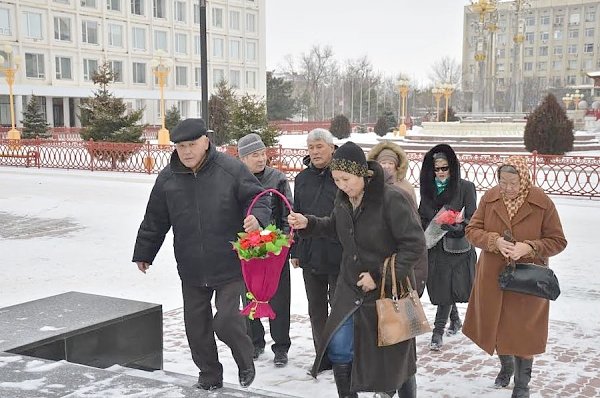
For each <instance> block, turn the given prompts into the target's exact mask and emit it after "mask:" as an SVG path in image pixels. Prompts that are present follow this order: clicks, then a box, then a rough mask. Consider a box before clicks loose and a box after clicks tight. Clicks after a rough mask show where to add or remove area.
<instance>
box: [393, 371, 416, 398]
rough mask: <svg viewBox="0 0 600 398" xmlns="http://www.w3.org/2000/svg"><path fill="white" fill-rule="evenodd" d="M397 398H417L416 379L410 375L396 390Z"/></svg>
mask: <svg viewBox="0 0 600 398" xmlns="http://www.w3.org/2000/svg"><path fill="white" fill-rule="evenodd" d="M398 398H417V377H416V376H415V375H412V376H411V378H410V379H408V380H406V381H405V382H404V384H402V387H400V389H399V390H398Z"/></svg>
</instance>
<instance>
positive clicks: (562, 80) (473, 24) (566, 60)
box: [462, 0, 600, 95]
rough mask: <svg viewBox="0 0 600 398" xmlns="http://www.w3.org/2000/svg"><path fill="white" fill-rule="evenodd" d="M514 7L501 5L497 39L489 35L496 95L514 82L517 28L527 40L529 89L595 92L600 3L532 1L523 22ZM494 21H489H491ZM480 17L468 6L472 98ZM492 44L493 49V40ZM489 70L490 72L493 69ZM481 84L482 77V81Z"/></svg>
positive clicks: (466, 47)
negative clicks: (592, 75)
mask: <svg viewBox="0 0 600 398" xmlns="http://www.w3.org/2000/svg"><path fill="white" fill-rule="evenodd" d="M514 3H515V2H514V1H499V2H498V3H497V15H496V16H495V18H496V20H495V21H494V20H493V19H492V21H493V22H495V24H496V26H497V30H496V31H495V33H494V35H491V34H490V33H489V30H486V34H487V35H488V36H487V37H486V40H487V43H486V46H488V48H489V46H490V45H493V46H494V47H493V48H494V51H493V56H492V57H489V56H488V57H487V59H486V60H485V62H493V63H494V65H493V66H494V68H490V69H492V70H493V73H492V76H486V83H487V82H489V79H490V78H491V79H494V83H495V89H496V92H500V93H501V92H506V90H508V89H509V87H510V85H511V82H512V79H513V62H514V61H513V59H514V58H513V51H514V48H515V44H514V42H513V37H514V35H515V32H516V24H520V25H521V32H522V34H523V35H524V41H523V44H522V57H519V58H520V59H521V60H522V76H523V81H524V85H525V92H526V93H527V89H528V88H530V89H540V90H545V89H547V88H559V89H560V88H564V89H576V88H579V89H591V87H592V85H593V81H592V79H591V78H589V77H588V76H587V75H586V72H591V71H594V70H599V69H600V15H599V14H600V1H598V0H595V1H594V0H528V1H526V2H524V3H525V6H524V8H523V11H522V14H521V16H520V18H519V20H518V19H517V18H516V12H515V6H514ZM487 18H489V16H488V17H487ZM478 21H479V15H478V14H475V13H473V12H471V10H470V7H469V6H465V11H464V27H463V59H462V69H463V90H464V91H465V92H466V93H467V95H468V94H469V93H473V90H474V87H475V86H476V85H477V84H476V83H475V80H474V79H476V76H478V66H477V61H476V60H475V54H476V51H477V50H478V49H477V43H478V42H481V38H480V36H478ZM491 37H493V42H492V43H490V41H491V40H490V38H491ZM488 70H489V69H488ZM478 78H479V76H478Z"/></svg>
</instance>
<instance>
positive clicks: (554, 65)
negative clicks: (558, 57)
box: [552, 61, 562, 70]
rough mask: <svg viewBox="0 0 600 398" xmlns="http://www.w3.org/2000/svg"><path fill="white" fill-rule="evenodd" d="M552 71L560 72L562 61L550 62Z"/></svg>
mask: <svg viewBox="0 0 600 398" xmlns="http://www.w3.org/2000/svg"><path fill="white" fill-rule="evenodd" d="M552 69H553V70H561V69H562V61H552Z"/></svg>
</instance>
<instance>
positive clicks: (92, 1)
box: [81, 0, 96, 8]
mask: <svg viewBox="0 0 600 398" xmlns="http://www.w3.org/2000/svg"><path fill="white" fill-rule="evenodd" d="M81 6H82V7H90V8H96V0H81Z"/></svg>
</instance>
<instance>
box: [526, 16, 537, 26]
mask: <svg viewBox="0 0 600 398" xmlns="http://www.w3.org/2000/svg"><path fill="white" fill-rule="evenodd" d="M525 25H526V26H534V25H535V18H534V17H526V18H525Z"/></svg>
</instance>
